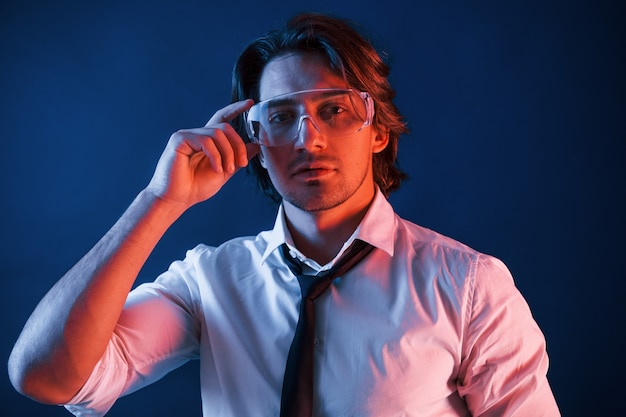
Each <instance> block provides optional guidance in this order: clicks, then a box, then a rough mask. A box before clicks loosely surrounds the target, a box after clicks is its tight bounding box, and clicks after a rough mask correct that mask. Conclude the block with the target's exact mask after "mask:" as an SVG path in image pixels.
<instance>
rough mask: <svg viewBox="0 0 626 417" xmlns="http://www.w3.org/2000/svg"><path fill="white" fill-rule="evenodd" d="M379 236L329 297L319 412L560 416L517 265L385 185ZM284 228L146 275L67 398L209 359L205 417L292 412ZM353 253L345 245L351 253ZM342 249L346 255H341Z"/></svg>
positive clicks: (93, 397)
mask: <svg viewBox="0 0 626 417" xmlns="http://www.w3.org/2000/svg"><path fill="white" fill-rule="evenodd" d="M355 238H358V239H361V240H364V241H366V242H368V243H370V244H372V245H373V246H375V248H376V249H375V250H374V251H373V252H371V253H370V254H369V255H368V256H367V258H365V259H364V260H363V261H361V262H360V263H359V264H358V265H356V266H355V267H354V268H353V269H351V270H350V271H349V272H347V273H346V274H345V275H344V276H342V277H339V278H337V279H336V280H335V281H334V282H333V285H331V287H330V289H329V290H327V291H326V292H325V293H324V294H323V295H322V296H321V297H320V298H319V299H318V301H317V303H316V312H317V323H316V325H317V330H316V352H315V355H316V356H315V361H316V362H315V373H316V374H315V393H316V394H315V403H314V413H313V414H314V416H332V417H347V416H385V417H387V416H390V417H391V416H433V417H444V416H470V415H473V416H498V417H502V416H512V415H515V416H532V417H540V416H558V415H559V411H558V408H557V406H556V402H555V400H554V397H553V395H552V392H551V389H550V387H549V385H548V382H547V378H546V372H547V368H548V358H547V355H546V347H545V340H544V337H543V334H542V333H541V331H540V329H539V328H538V326H537V324H536V323H535V321H534V320H533V318H532V315H531V312H530V310H529V308H528V305H527V303H526V302H525V300H524V299H523V297H522V296H521V295H520V293H519V291H518V290H517V289H516V287H515V286H514V283H513V279H512V277H511V275H510V273H509V271H508V270H507V268H506V267H505V265H504V264H503V263H502V262H501V261H499V260H498V259H495V258H493V257H491V256H488V255H485V254H481V253H479V252H477V251H475V250H473V249H471V248H469V247H467V246H465V245H463V244H461V243H459V242H457V241H455V240H452V239H450V238H447V237H444V236H442V235H440V234H438V233H435V232H433V231H431V230H428V229H426V228H423V227H420V226H417V225H415V224H413V223H410V222H408V221H406V220H403V219H401V218H400V217H399V216H398V215H397V214H396V213H395V212H394V211H393V209H392V207H391V205H390V204H389V203H388V202H387V200H386V199H385V198H384V196H383V195H382V194H381V193H380V191H379V192H378V193H377V195H376V198H375V200H374V202H373V204H372V206H371V207H370V209H369V211H368V213H367V214H366V216H365V218H364V219H363V221H362V223H361V225H360V226H359V227H358V228H357V230H356V231H355V233H354V234H353V236H352V237H351V238H350V240H348V242H346V244H345V245H344V249H345V248H347V247H348V245H349V244H350V243H351V241H352V240H353V239H355ZM284 242H287V243H288V244H290V246H291V248H292V250H294V251H295V252H296V253H297V254H298V257H299V258H300V259H301V260H303V261H304V262H305V263H306V264H307V265H308V266H309V267H310V268H311V270H312V271H319V270H321V269H327V268H330V267H331V266H332V263H333V262H334V260H333V261H331V262H330V263H329V264H328V265H324V266H320V265H318V264H317V263H316V262H314V261H312V260H310V259H305V258H304V257H303V256H302V254H300V253H299V252H298V251H297V250H295V248H293V245H292V244H291V243H292V240H291V237H290V235H289V233H288V231H287V228H286V226H285V221H284V217H283V211H282V207H281V209H279V212H278V216H277V219H276V224H275V226H274V229H273V230H270V231H264V232H261V233H260V234H259V235H257V236H256V237H243V238H238V239H234V240H231V241H228V242H226V243H224V244H222V245H221V246H219V247H209V246H205V245H199V246H197V247H196V248H194V249H192V250H190V251H189V252H188V253H187V255H186V257H185V259H184V260H182V261H177V262H174V263H173V264H172V265H171V266H170V268H169V269H168V271H166V272H165V273H163V274H162V275H161V276H159V277H158V278H157V279H156V280H155V281H154V282H153V283H148V284H142V285H140V286H139V287H137V288H136V289H135V290H133V291H132V292H131V293H130V295H129V297H128V301H127V303H126V306H125V307H124V311H123V313H122V316H121V318H120V320H119V324H118V325H117V328H116V329H115V332H114V334H113V337H112V339H111V341H110V343H109V346H108V348H107V350H106V352H105V354H104V356H103V357H102V359H101V360H100V362H99V363H98V364H97V365H96V367H95V369H94V371H93V373H92V375H91V377H90V378H89V380H88V381H87V383H86V384H85V385H84V386H83V388H82V389H81V390H80V392H78V393H77V394H76V396H75V397H74V398H73V399H72V401H71V405H70V404H68V405H66V407H67V409H68V410H70V411H71V412H72V413H74V414H75V415H76V416H102V415H104V414H105V413H106V412H107V411H108V410H109V409H110V408H111V406H113V403H114V402H115V400H116V399H117V398H118V397H120V396H122V395H126V394H128V393H130V392H133V391H135V390H137V389H139V388H141V387H143V386H145V385H147V384H149V383H151V382H154V381H155V380H157V379H159V378H161V377H162V376H164V375H165V374H166V373H167V372H169V371H170V370H172V369H174V368H176V367H178V366H180V365H182V364H183V363H185V362H186V361H188V360H190V359H199V360H200V369H201V395H202V407H203V413H204V415H205V416H206V417H209V416H210V417H247V416H270V417H274V416H277V415H278V412H279V411H278V410H279V408H280V393H281V387H282V382H283V373H284V369H285V363H286V360H287V353H288V351H289V346H290V343H291V340H292V338H293V334H294V331H295V327H296V323H297V320H298V306H299V303H300V298H301V296H300V289H299V285H298V281H297V279H296V278H295V277H294V276H293V275H292V274H291V272H290V271H289V269H288V267H287V266H286V264H285V263H284V262H283V261H282V259H281V255H280V250H277V249H278V247H279V246H280V245H281V244H282V243H284ZM340 255H341V253H340V254H338V257H339V256H340ZM335 259H337V258H335Z"/></svg>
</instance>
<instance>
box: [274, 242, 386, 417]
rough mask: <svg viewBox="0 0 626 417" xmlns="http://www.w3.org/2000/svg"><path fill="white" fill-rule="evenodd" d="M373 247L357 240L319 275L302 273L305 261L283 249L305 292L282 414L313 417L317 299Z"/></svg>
mask: <svg viewBox="0 0 626 417" xmlns="http://www.w3.org/2000/svg"><path fill="white" fill-rule="evenodd" d="M372 249H374V247H373V246H371V245H370V244H368V243H365V242H363V241H362V240H355V241H354V242H353V244H352V245H351V246H350V247H349V248H348V249H347V250H346V251H345V252H344V254H343V255H342V256H341V258H339V260H338V261H337V263H336V264H335V265H333V267H332V268H331V269H330V270H328V271H326V272H323V273H322V274H319V275H317V276H310V275H303V274H302V264H301V262H300V261H299V260H298V259H295V258H293V257H292V256H291V255H290V254H289V248H288V247H287V245H286V244H283V245H282V246H281V248H280V250H281V252H282V255H283V258H284V259H285V262H286V263H287V266H289V269H290V270H291V272H292V273H293V274H294V275H295V276H296V278H298V282H299V283H300V290H301V292H302V302H301V303H300V316H299V318H298V324H297V326H296V333H295V335H294V337H293V341H292V342H291V347H290V348H289V356H288V357H287V366H286V367H285V379H284V381H283V390H282V396H281V405H280V417H310V416H311V413H312V410H313V352H314V349H313V348H314V344H315V300H316V299H317V297H319V296H320V295H321V294H322V293H323V292H324V291H326V289H327V288H328V287H329V286H330V283H331V282H332V280H333V279H334V278H335V277H337V276H340V275H343V274H345V273H346V272H347V271H348V270H349V269H350V268H352V267H353V266H354V265H356V264H357V263H358V262H359V261H360V260H361V259H363V258H364V257H365V256H367V254H368V253H369V252H370V251H371V250H372Z"/></svg>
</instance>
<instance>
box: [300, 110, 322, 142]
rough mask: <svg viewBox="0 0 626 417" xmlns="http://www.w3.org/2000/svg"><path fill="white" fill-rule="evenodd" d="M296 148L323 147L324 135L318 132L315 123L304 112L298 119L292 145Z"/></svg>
mask: <svg viewBox="0 0 626 417" xmlns="http://www.w3.org/2000/svg"><path fill="white" fill-rule="evenodd" d="M294 146H295V147H296V148H297V149H309V150H311V149H313V148H322V147H325V140H324V135H322V133H321V132H320V129H319V127H318V126H317V123H315V120H314V119H313V118H311V117H310V116H308V115H306V114H304V115H302V116H300V120H298V133H297V139H296V142H295V145H294Z"/></svg>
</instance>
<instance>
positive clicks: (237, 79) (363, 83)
mask: <svg viewBox="0 0 626 417" xmlns="http://www.w3.org/2000/svg"><path fill="white" fill-rule="evenodd" d="M290 53H296V54H314V55H316V56H318V57H321V58H322V59H324V60H325V61H326V62H327V64H328V66H329V70H330V71H332V72H333V73H336V74H337V75H339V76H340V77H342V78H343V79H344V80H346V83H347V85H348V86H349V87H350V88H354V89H357V90H359V91H367V92H368V93H369V94H370V95H371V96H372V99H373V100H374V108H375V114H374V120H373V123H372V124H373V126H374V127H375V128H376V129H378V130H379V131H380V132H381V133H383V134H384V133H385V132H388V134H389V143H388V145H387V147H386V148H385V149H384V150H383V151H381V152H379V153H376V154H374V156H373V171H374V181H375V182H376V184H378V186H379V187H380V189H381V191H382V192H383V193H384V195H385V196H389V194H390V193H391V192H392V191H395V190H396V189H398V187H400V183H401V181H402V180H403V179H404V178H406V174H405V173H403V172H402V171H401V170H400V169H399V167H398V166H397V163H396V157H397V153H398V139H399V137H400V135H401V134H402V133H406V132H408V130H407V128H406V125H405V123H404V121H403V118H402V116H401V115H400V112H399V111H398V109H397V107H396V106H395V105H394V103H393V98H394V97H395V91H394V90H393V89H392V88H391V85H390V84H389V81H388V79H387V77H388V76H389V67H388V66H387V65H386V64H385V63H384V62H383V60H382V59H381V57H380V56H379V54H378V52H376V49H375V48H374V46H373V45H372V44H371V43H370V42H369V41H368V40H366V39H365V38H364V37H363V36H362V35H361V34H360V33H359V32H358V31H357V30H356V29H355V28H354V27H353V25H352V24H351V23H349V22H348V21H346V20H343V19H339V18H335V17H331V16H327V15H321V14H316V13H304V14H299V15H296V16H294V17H293V18H291V19H290V20H289V21H288V22H287V24H286V25H285V26H284V27H283V28H281V29H276V30H273V31H270V32H269V33H268V34H267V35H265V36H263V37H261V38H258V39H256V40H254V41H253V42H251V43H250V44H248V45H247V46H246V47H245V48H244V50H243V52H242V53H241V55H240V56H239V59H238V60H237V62H236V63H235V66H234V68H233V78H232V101H233V102H234V101H239V100H244V99H248V98H251V99H253V100H254V101H255V102H258V101H259V83H260V79H261V75H262V73H263V69H264V68H265V66H266V65H267V63H268V62H269V61H271V60H272V59H274V58H276V57H278V56H283V55H286V54H290ZM244 123H245V121H244V119H243V115H241V116H238V117H237V118H236V119H235V120H234V121H233V126H234V127H235V129H236V130H237V132H238V133H239V134H240V135H241V136H242V138H244V140H249V138H248V136H247V133H246V129H245V125H244ZM249 168H250V170H251V171H252V173H253V174H254V176H255V177H256V179H257V181H258V184H259V186H260V188H261V190H263V192H264V193H265V194H267V195H268V196H269V197H270V198H271V199H272V200H274V202H276V203H279V202H280V201H281V199H282V197H281V196H280V194H279V193H278V191H276V189H275V188H274V185H273V184H272V182H271V180H270V177H269V174H268V173H267V171H266V170H265V169H264V168H263V167H262V166H261V163H260V161H259V158H258V157H254V158H253V159H252V160H251V161H250V166H249Z"/></svg>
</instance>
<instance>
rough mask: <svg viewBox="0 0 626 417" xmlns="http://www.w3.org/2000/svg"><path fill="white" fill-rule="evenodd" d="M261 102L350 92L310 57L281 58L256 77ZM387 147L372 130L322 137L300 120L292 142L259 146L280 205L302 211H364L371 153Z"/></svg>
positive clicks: (369, 184) (369, 195)
mask: <svg viewBox="0 0 626 417" xmlns="http://www.w3.org/2000/svg"><path fill="white" fill-rule="evenodd" d="M259 87H260V100H266V99H269V98H272V97H275V96H278V95H281V94H287V93H293V92H296V91H302V90H311V89H320V88H349V86H347V85H346V83H345V81H344V80H343V79H342V78H341V77H339V76H337V75H336V74H334V73H332V72H331V71H330V70H329V69H328V68H327V66H326V64H325V63H324V62H323V61H321V60H319V59H317V58H316V57H315V56H313V55H298V54H290V55H284V56H281V57H278V58H275V59H274V60H272V61H270V62H269V63H268V64H267V65H266V67H265V69H264V70H263V73H262V75H261V81H260V86H259ZM386 145H387V137H386V135H379V134H378V132H377V131H376V129H375V128H374V127H372V126H369V127H366V128H364V129H362V130H360V131H359V132H356V133H354V134H351V135H348V136H341V137H327V136H325V135H323V134H321V133H319V132H318V131H317V130H316V129H315V127H313V125H312V123H311V121H310V120H308V119H304V120H303V122H302V127H301V129H300V133H299V136H298V137H297V139H296V140H295V141H293V142H291V143H288V144H286V145H282V146H277V147H261V153H260V155H259V158H260V161H261V165H262V166H263V167H264V168H265V169H267V171H268V174H269V176H270V179H271V180H272V183H273V184H274V187H275V188H276V190H277V191H278V192H279V193H280V195H281V196H282V197H283V201H284V202H285V204H291V205H293V206H295V207H297V208H299V209H302V210H305V211H311V212H312V211H321V210H329V209H332V208H335V207H338V206H343V207H346V209H347V210H348V211H349V210H350V207H363V206H364V204H367V203H369V202H370V201H371V199H372V197H373V195H374V190H375V187H374V179H373V173H372V154H373V153H375V152H380V151H382V150H383V149H384V148H385V146H386Z"/></svg>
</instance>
